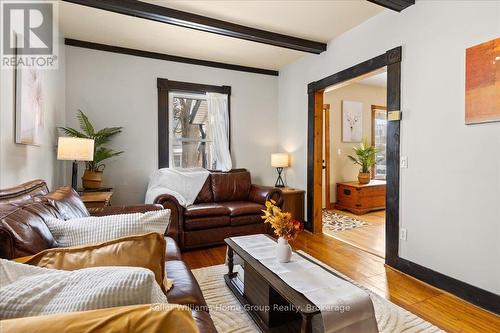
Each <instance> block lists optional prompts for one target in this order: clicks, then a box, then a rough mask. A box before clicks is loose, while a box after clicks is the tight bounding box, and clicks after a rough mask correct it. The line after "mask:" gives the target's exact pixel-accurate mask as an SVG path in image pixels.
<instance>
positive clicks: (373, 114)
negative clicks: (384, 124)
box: [370, 105, 387, 180]
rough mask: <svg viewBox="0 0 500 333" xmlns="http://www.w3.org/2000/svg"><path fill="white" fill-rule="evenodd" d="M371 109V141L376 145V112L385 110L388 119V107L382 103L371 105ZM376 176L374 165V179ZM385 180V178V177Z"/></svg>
mask: <svg viewBox="0 0 500 333" xmlns="http://www.w3.org/2000/svg"><path fill="white" fill-rule="evenodd" d="M371 110H372V113H371V117H372V118H371V120H370V121H371V128H372V137H371V140H372V141H371V142H372V145H375V113H376V112H377V111H385V116H386V119H387V107H385V106H381V105H372V106H371ZM375 178H376V174H375V165H374V166H373V168H372V179H375ZM384 180H385V178H384Z"/></svg>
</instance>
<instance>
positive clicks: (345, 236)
mask: <svg viewBox="0 0 500 333" xmlns="http://www.w3.org/2000/svg"><path fill="white" fill-rule="evenodd" d="M386 99H387V71H386V67H383V68H381V69H379V70H376V71H375V72H372V73H369V74H366V75H362V76H361V77H358V78H354V79H352V80H349V81H347V82H342V83H339V84H336V85H333V86H330V87H327V88H325V89H324V91H323V102H324V103H325V106H328V108H326V107H325V106H324V107H323V113H324V117H323V129H324V131H323V137H324V139H323V142H324V145H323V161H324V166H323V173H324V174H326V175H325V176H323V179H322V189H323V192H322V193H323V202H324V203H323V206H322V208H323V209H322V231H323V234H324V235H326V236H329V237H333V238H335V239H337V240H339V241H342V242H344V243H347V244H349V245H351V246H354V247H357V248H359V249H361V250H363V251H365V252H368V253H371V254H373V255H376V256H379V257H381V258H384V256H385V204H386V136H387V135H386V133H387V108H386ZM327 111H328V113H326V112H327ZM361 146H362V147H365V148H366V149H365V151H372V155H371V156H372V162H370V161H365V163H366V162H369V163H370V165H369V166H368V167H367V171H368V172H369V176H370V177H369V179H368V180H366V182H368V183H366V184H365V183H361V182H360V181H359V180H358V174H359V172H360V168H361V167H360V165H359V164H356V163H354V162H353V160H352V158H354V159H356V160H358V161H359V160H360V157H359V156H358V155H357V154H356V151H355V149H356V150H359V149H360V147H361ZM359 153H360V154H361V152H359ZM374 162H375V163H374Z"/></svg>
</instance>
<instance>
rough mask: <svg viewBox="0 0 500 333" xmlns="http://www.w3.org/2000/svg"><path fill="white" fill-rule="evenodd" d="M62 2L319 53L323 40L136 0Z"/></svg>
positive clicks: (324, 45)
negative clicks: (279, 32)
mask: <svg viewBox="0 0 500 333" xmlns="http://www.w3.org/2000/svg"><path fill="white" fill-rule="evenodd" d="M64 1H66V2H71V3H75V4H78V5H83V6H88V7H92V8H97V9H102V10H107V11H110V12H114V13H118V14H123V15H129V16H134V17H139V18H142V19H146V20H151V21H156V22H161V23H165V24H172V25H176V26H180V27H183V28H188V29H194V30H200V31H205V32H210V33H214V34H218V35H222V36H227V37H234V38H238V39H244V40H249V41H252V42H257V43H262V44H268V45H273V46H278V47H284V48H287V49H292V50H297V51H302V52H308V53H315V54H319V53H321V52H323V51H326V47H327V44H326V43H321V42H316V41H312V40H307V39H303V38H298V37H293V36H287V35H283V34H278V33H275V32H271V31H266V30H261V29H256V28H251V27H247V26H243V25H240V24H235V23H231V22H226V21H222V20H217V19H213V18H210V17H207V16H202V15H197V14H193V13H189V12H184V11H180V10H176V9H173V8H168V7H164V6H158V5H154V4H151V3H147V2H142V1H136V0H106V1H103V0H64Z"/></svg>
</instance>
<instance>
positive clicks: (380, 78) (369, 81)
mask: <svg viewBox="0 0 500 333" xmlns="http://www.w3.org/2000/svg"><path fill="white" fill-rule="evenodd" d="M357 83H359V84H366V85H368V86H375V87H381V88H386V87H387V72H385V71H384V72H383V73H380V74H376V75H373V76H370V77H367V78H365V79H363V80H361V81H359V82H357Z"/></svg>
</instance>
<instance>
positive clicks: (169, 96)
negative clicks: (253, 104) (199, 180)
mask: <svg viewBox="0 0 500 333" xmlns="http://www.w3.org/2000/svg"><path fill="white" fill-rule="evenodd" d="M230 95H231V87H229V86H210V85H204V84H197V83H188V82H179V81H170V80H167V79H158V122H159V123H158V146H159V147H158V148H159V149H158V160H159V163H158V164H159V167H160V168H164V167H171V168H196V167H202V168H206V169H212V170H223V171H228V170H230V169H231V168H232V162H231V155H230V150H229V149H230V147H229V137H230V121H229V115H230V110H229V98H230Z"/></svg>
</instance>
